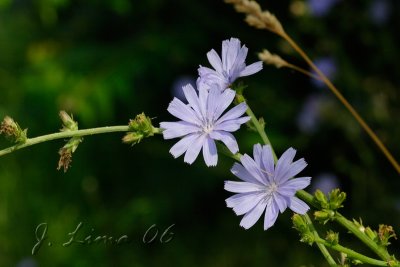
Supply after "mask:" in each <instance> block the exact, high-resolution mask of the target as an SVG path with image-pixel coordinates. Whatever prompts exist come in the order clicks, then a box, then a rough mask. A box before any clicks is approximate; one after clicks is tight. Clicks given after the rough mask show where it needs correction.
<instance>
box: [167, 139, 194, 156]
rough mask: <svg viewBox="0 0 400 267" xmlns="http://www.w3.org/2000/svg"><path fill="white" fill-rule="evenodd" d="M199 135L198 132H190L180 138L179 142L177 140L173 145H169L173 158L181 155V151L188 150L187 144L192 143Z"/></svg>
mask: <svg viewBox="0 0 400 267" xmlns="http://www.w3.org/2000/svg"><path fill="white" fill-rule="evenodd" d="M199 136H200V134H190V135H188V136H185V137H184V138H182V139H181V140H179V142H177V143H176V144H175V145H174V146H173V147H171V149H170V150H169V152H170V153H171V154H172V156H174V158H177V157H179V156H180V155H182V154H183V153H185V152H186V150H188V148H189V146H190V145H191V144H192V143H193V141H194V140H196V139H197V138H198V137H199Z"/></svg>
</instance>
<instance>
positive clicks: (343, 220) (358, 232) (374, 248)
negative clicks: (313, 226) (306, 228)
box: [335, 212, 391, 261]
mask: <svg viewBox="0 0 400 267" xmlns="http://www.w3.org/2000/svg"><path fill="white" fill-rule="evenodd" d="M335 221H337V222H338V223H339V224H340V225H342V226H343V227H345V228H346V229H348V230H349V231H350V232H351V233H353V234H354V235H355V236H356V237H357V238H358V239H360V240H361V241H362V242H363V243H364V244H365V245H366V246H367V247H369V248H370V249H371V250H372V251H373V252H375V253H376V255H378V256H379V257H380V258H381V259H382V260H385V261H389V260H390V259H391V257H390V255H389V253H388V252H387V251H386V249H385V248H383V247H379V246H378V245H377V244H376V243H375V242H374V241H373V240H371V239H370V238H369V237H368V236H367V235H366V234H364V233H363V232H361V230H360V229H358V227H357V226H355V224H354V223H353V222H352V221H349V220H348V219H346V218H345V217H344V216H343V215H342V214H340V213H339V212H336V213H335Z"/></svg>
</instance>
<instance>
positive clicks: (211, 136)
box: [160, 84, 250, 166]
mask: <svg viewBox="0 0 400 267" xmlns="http://www.w3.org/2000/svg"><path fill="white" fill-rule="evenodd" d="M198 89H199V94H198V95H197V93H196V90H195V89H194V88H193V86H192V85H190V84H188V85H186V86H184V87H183V92H184V94H185V97H186V99H187V101H188V104H184V103H183V102H182V101H181V100H179V99H177V98H174V99H173V100H172V102H171V103H170V104H169V106H168V112H169V113H171V114H172V115H174V116H175V117H177V118H179V119H181V121H177V122H161V123H160V127H161V128H163V129H164V131H163V136H164V139H172V138H179V137H183V138H182V139H181V140H180V141H179V142H177V143H176V144H175V145H174V146H173V147H172V148H171V150H170V153H171V154H172V155H173V156H174V157H175V158H177V157H179V156H181V155H182V154H183V153H185V152H186V153H185V158H184V161H185V162H186V163H189V164H192V163H193V162H194V161H195V160H196V158H197V156H198V155H199V153H200V150H201V149H203V157H204V161H205V163H206V165H207V166H216V165H217V162H218V154H217V148H216V144H215V141H214V140H219V141H222V142H223V143H224V144H225V145H226V146H227V147H228V149H229V150H230V151H231V152H232V153H236V152H238V151H239V147H238V144H237V142H236V139H235V137H234V136H233V135H232V134H231V133H230V132H234V131H237V130H238V129H239V128H240V125H241V124H243V123H246V122H247V121H249V119H250V117H240V116H242V115H243V114H244V113H245V112H246V110H247V105H246V103H244V102H243V103H240V104H239V105H237V106H235V107H233V108H232V109H230V110H229V111H228V112H226V113H225V114H224V115H222V113H223V112H224V111H225V110H226V109H227V108H228V106H229V105H230V104H231V103H232V101H233V99H234V97H235V91H233V90H231V89H229V88H228V89H226V90H224V91H222V90H221V89H220V88H219V86H218V85H216V84H214V85H213V86H211V88H210V89H209V90H207V89H206V88H204V87H200V88H198Z"/></svg>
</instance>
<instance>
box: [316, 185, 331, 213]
mask: <svg viewBox="0 0 400 267" xmlns="http://www.w3.org/2000/svg"><path fill="white" fill-rule="evenodd" d="M314 196H315V198H316V199H317V202H318V203H319V204H320V205H321V208H324V209H327V208H329V204H328V200H327V198H326V196H325V194H324V193H322V191H321V190H319V189H317V191H315V193H314Z"/></svg>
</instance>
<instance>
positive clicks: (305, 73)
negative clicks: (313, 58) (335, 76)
mask: <svg viewBox="0 0 400 267" xmlns="http://www.w3.org/2000/svg"><path fill="white" fill-rule="evenodd" d="M284 67H287V68H289V69H292V70H295V71H298V72H300V73H302V74H304V75H306V76H308V77H310V78H313V79H315V80H318V81H322V79H321V78H320V77H319V76H317V75H315V74H314V73H312V72H310V71H308V70H305V69H303V68H300V67H299V66H296V65H294V64H292V63H289V62H286V65H284Z"/></svg>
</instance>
